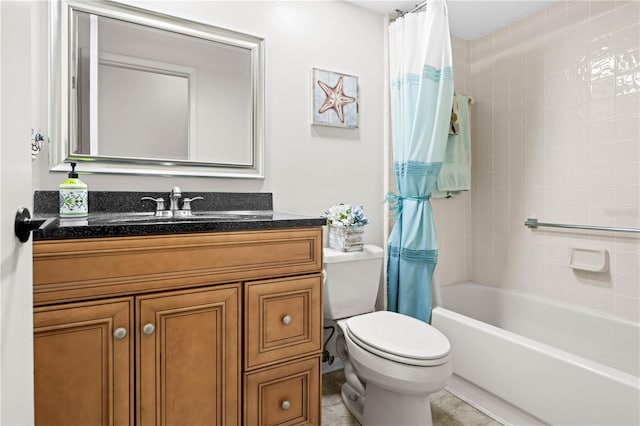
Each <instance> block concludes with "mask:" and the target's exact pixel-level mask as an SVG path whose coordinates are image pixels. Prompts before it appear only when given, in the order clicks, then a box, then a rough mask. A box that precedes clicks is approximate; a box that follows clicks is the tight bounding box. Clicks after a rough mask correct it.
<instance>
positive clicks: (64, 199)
mask: <svg viewBox="0 0 640 426" xmlns="http://www.w3.org/2000/svg"><path fill="white" fill-rule="evenodd" d="M88 198H89V197H88V191H87V184H86V183H84V182H83V181H81V180H80V179H78V173H76V163H71V172H70V173H69V178H68V179H67V180H65V181H64V182H62V183H61V184H60V217H85V216H87V215H88V214H89V199H88Z"/></svg>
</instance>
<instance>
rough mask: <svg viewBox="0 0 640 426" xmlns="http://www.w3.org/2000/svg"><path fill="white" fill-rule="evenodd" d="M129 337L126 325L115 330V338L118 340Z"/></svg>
mask: <svg viewBox="0 0 640 426" xmlns="http://www.w3.org/2000/svg"><path fill="white" fill-rule="evenodd" d="M125 337H127V329H126V328H124V327H118V328H116V329H115V330H114V331H113V338H114V339H116V340H122V339H124V338H125Z"/></svg>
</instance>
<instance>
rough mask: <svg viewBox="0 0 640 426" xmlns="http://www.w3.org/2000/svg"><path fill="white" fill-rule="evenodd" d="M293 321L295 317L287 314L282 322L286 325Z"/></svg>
mask: <svg viewBox="0 0 640 426" xmlns="http://www.w3.org/2000/svg"><path fill="white" fill-rule="evenodd" d="M291 321H293V318H291V315H285V316H283V317H282V323H283V324H284V325H289V324H291Z"/></svg>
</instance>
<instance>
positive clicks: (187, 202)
mask: <svg viewBox="0 0 640 426" xmlns="http://www.w3.org/2000/svg"><path fill="white" fill-rule="evenodd" d="M196 200H204V198H202V197H193V198H183V199H182V210H185V211H191V202H192V201H196Z"/></svg>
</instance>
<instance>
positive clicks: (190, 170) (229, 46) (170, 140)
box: [49, 0, 264, 178]
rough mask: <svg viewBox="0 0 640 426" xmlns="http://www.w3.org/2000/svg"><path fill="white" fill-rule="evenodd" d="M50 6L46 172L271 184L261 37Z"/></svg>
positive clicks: (99, 8) (113, 11) (91, 8)
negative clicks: (74, 167) (266, 170)
mask: <svg viewBox="0 0 640 426" xmlns="http://www.w3.org/2000/svg"><path fill="white" fill-rule="evenodd" d="M50 4H51V14H50V15H51V32H52V33H51V43H52V45H51V61H50V66H51V70H50V74H49V75H50V80H51V81H50V88H51V100H52V103H53V104H52V107H51V119H50V125H51V129H50V135H51V155H50V170H53V171H68V165H67V164H65V162H69V161H76V162H78V163H79V165H78V169H79V170H82V171H83V172H93V173H127V174H149V175H166V176H224V177H242V178H261V177H264V175H263V149H264V131H263V115H264V111H263V109H264V108H263V104H264V62H263V55H264V40H263V39H262V38H259V37H255V36H251V35H248V34H242V33H238V32H235V31H231V30H226V29H223V28H218V27H213V26H210V25H205V24H201V23H197V22H193V21H188V20H185V19H181V18H176V17H172V16H168V15H163V14H159V13H156V12H152V11H147V10H143V9H139V8H135V7H132V6H129V5H125V4H121V3H116V2H108V1H103V2H94V1H77V0H59V1H52V2H51V3H50Z"/></svg>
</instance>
